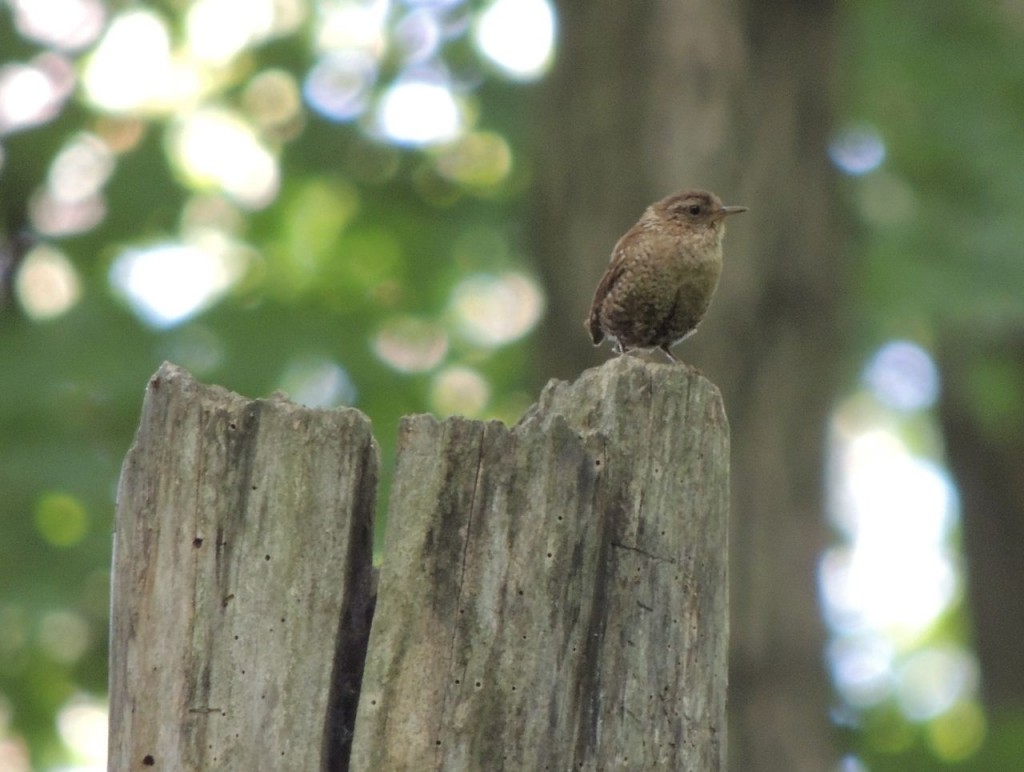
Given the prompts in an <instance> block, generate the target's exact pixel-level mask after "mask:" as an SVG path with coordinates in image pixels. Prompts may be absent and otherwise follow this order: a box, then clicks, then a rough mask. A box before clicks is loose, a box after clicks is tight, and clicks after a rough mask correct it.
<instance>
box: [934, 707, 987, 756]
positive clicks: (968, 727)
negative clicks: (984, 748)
mask: <svg viewBox="0 0 1024 772" xmlns="http://www.w3.org/2000/svg"><path fill="white" fill-rule="evenodd" d="M927 733H928V744H929V745H930V746H931V749H932V752H933V753H934V754H935V755H936V756H937V757H938V758H940V759H942V760H943V761H945V762H946V763H948V764H955V763H956V762H958V761H963V760H964V759H968V758H970V757H971V756H973V755H974V754H975V753H976V752H977V750H978V749H979V748H980V747H981V745H982V743H983V742H984V741H985V735H986V733H987V727H986V721H985V713H984V712H983V711H982V709H981V707H980V706H979V705H978V703H976V702H975V701H974V700H961V701H959V702H957V703H956V704H955V705H953V706H952V707H951V708H950V709H949V710H947V711H946V712H944V713H943V714H942V715H940V716H936V717H935V718H934V719H933V720H932V721H930V722H928V727H927Z"/></svg>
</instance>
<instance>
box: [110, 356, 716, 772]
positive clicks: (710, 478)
mask: <svg viewBox="0 0 1024 772" xmlns="http://www.w3.org/2000/svg"><path fill="white" fill-rule="evenodd" d="M174 383H180V385H179V386H175V387H173V388H168V387H169V386H173V384H174ZM161 392H162V393H161ZM247 411H248V412H247ZM250 414H253V415H258V416H259V420H258V421H256V419H255V418H252V419H251V420H249V421H244V420H242V419H243V418H244V416H246V415H250ZM268 415H270V416H273V419H272V420H268V418H267V416H268ZM240 431H241V432H242V435H243V436H245V437H249V439H248V440H247V441H244V442H239V441H238V440H232V437H233V436H234V433H238V432H240ZM400 432H401V436H400V438H399V453H398V462H397V468H396V471H395V478H394V484H393V487H392V494H391V502H390V513H389V519H388V525H387V527H388V534H387V540H386V545H385V553H384V559H383V565H382V569H381V577H380V586H379V593H378V596H377V606H376V612H375V614H374V616H373V624H372V632H371V633H370V636H369V648H368V649H366V646H367V642H366V637H365V636H366V628H365V622H366V616H367V609H368V608H369V599H368V597H367V596H368V587H369V579H368V575H369V540H368V533H369V530H368V529H369V523H368V520H369V515H368V508H369V506H370V504H369V503H368V502H369V500H370V498H371V497H372V493H371V491H372V488H373V485H374V482H375V462H374V460H373V457H374V450H373V442H372V438H371V437H370V434H369V430H368V428H367V425H366V423H365V421H364V419H361V418H360V417H359V414H358V413H356V412H355V411H351V410H343V411H309V410H304V409H302V408H299V407H297V406H294V405H291V404H290V403H287V402H284V401H281V400H272V401H270V402H259V401H257V402H249V401H246V400H243V399H242V398H240V397H237V396H235V395H231V394H229V393H227V392H225V391H223V390H220V389H208V388H206V387H200V386H197V385H196V384H194V382H192V381H191V380H190V379H188V378H187V376H186V375H185V374H183V373H182V372H181V371H179V370H177V369H176V368H172V367H169V366H165V367H164V368H162V369H161V371H160V372H159V373H158V374H157V375H156V376H155V377H154V380H153V381H151V385H150V389H149V391H148V394H147V400H146V407H145V408H144V411H143V422H142V426H141V427H140V430H139V437H138V439H137V441H136V445H135V447H134V448H133V450H132V451H131V453H130V454H129V456H128V459H127V460H126V462H125V469H124V472H123V476H122V483H121V495H120V497H119V502H118V516H117V555H116V558H115V576H114V590H115V594H114V601H113V615H114V621H113V624H112V634H113V640H112V654H111V662H112V665H111V668H112V674H111V691H112V698H111V762H110V763H111V769H135V768H140V767H141V765H143V764H147V763H148V764H152V765H153V766H157V767H160V768H164V769H231V770H235V769H237V770H243V769H244V770H249V769H311V770H313V769H347V768H351V769H354V770H480V769H487V770H492V769H494V770H499V769H508V770H533V769H552V770H564V769H588V770H610V769H616V770H620V769H622V770H627V769H638V770H639V769H652V768H662V769H671V770H700V771H701V772H704V771H705V770H724V769H725V764H724V756H725V691H726V651H727V624H728V610H727V595H728V588H727V581H726V534H727V523H726V519H727V509H728V502H727V491H728V429H727V425H726V420H725V414H724V411H723V408H722V404H721V400H720V398H719V396H718V392H717V390H715V388H714V387H713V386H712V385H711V384H710V383H708V382H707V381H706V380H704V379H703V378H701V377H700V376H699V375H698V374H696V373H695V372H694V371H692V370H690V369H689V368H686V367H682V366H677V365H661V364H648V363H644V362H642V361H640V360H638V359H635V358H633V357H620V358H619V359H616V360H613V361H611V362H609V363H607V364H605V365H604V366H603V367H601V368H599V369H595V370H590V371H588V372H586V373H584V375H583V376H581V378H580V379H579V380H578V381H577V382H576V383H574V384H572V385H569V384H565V383H559V382H552V384H549V386H548V387H547V388H546V389H545V390H544V393H543V394H542V396H541V399H540V401H539V403H538V404H537V405H535V406H534V407H533V408H532V409H531V410H530V411H529V412H528V413H527V415H526V416H525V417H524V418H523V420H522V421H520V422H519V424H517V425H516V426H514V427H511V428H508V427H505V426H504V425H502V424H500V423H498V422H490V423H484V422H479V421H469V420H466V419H460V418H453V419H448V420H446V421H443V422H438V421H436V420H435V419H433V418H431V417H429V416H415V417H412V418H407V419H405V421H404V422H403V424H402V427H401V430H400ZM250 446H251V447H250ZM323 446H326V448H327V450H326V451H325V450H324V447H323ZM241 448H249V449H248V450H245V451H244V452H239V451H240V449H241ZM281 455H284V456H286V457H285V458H281V457H280V456H281ZM253 486H256V487H255V490H257V491H261V493H260V494H259V499H258V501H257V502H254V500H253V498H252V497H251V496H250V492H251V491H252V490H253ZM313 489H315V490H313ZM200 520H201V522H202V523H203V524H204V525H205V527H206V528H208V529H209V530H208V531H203V533H204V534H206V533H209V535H208V536H206V535H202V534H199V530H200V529H198V528H197V527H196V525H195V524H196V523H197V522H199V521H200ZM222 526H223V527H222ZM225 528H228V529H229V530H230V529H233V530H230V533H231V534H232V536H231V539H232V540H233V541H228V537H226V536H225V535H224V534H225V533H226V532H227V531H225V530H224V529H225ZM207 538H210V539H212V540H213V541H214V544H219V543H220V542H221V541H227V542H228V544H229V545H231V547H230V551H229V550H228V548H227V547H225V548H224V549H223V551H222V550H221V548H219V547H218V548H217V550H218V551H217V552H216V553H211V554H210V555H209V557H207V556H206V555H204V553H203V552H202V549H203V547H205V546H207V544H206V539H207ZM197 539H202V540H203V541H202V543H201V544H200V545H197V544H196V543H195V542H196V540H197ZM209 546H210V547H211V548H212V547H213V545H209ZM221 554H224V556H225V560H226V561H227V562H222V560H221V558H220V557H219V556H220V555H221ZM267 555H269V556H270V560H267V559H266V556H267ZM204 561H205V562H204ZM278 564H280V568H279V569H278V572H277V573H272V572H270V571H268V570H267V569H269V568H271V567H272V566H274V567H276V566H278ZM260 570H263V573H262V574H261V573H259V572H260ZM240 589H241V590H244V592H243V593H241V594H240V593H239V590H240ZM242 595H244V597H245V598H246V603H247V604H248V605H245V606H243V605H242V604H241V603H236V601H237V600H238V599H239V598H240V597H241V596H242ZM229 596H230V600H226V601H225V598H226V597H229ZM232 604H235V605H234V606H232ZM288 604H293V605H290V606H289V605H288ZM279 608H288V609H289V610H288V612H287V613H286V612H285V611H281V612H280V615H279V611H278V609H279ZM232 613H233V614H234V616H232V617H230V621H229V615H230V614H232ZM314 617H315V619H314ZM282 620H283V621H282ZM293 626H295V627H296V628H297V629H296V630H293V629H292V627H293ZM314 628H315V629H314ZM261 638H265V641H264V642H263V645H257V644H258V643H259V641H260V639H261ZM240 641H246V643H244V644H243V643H240ZM364 652H365V667H362V666H363V656H364ZM360 680H361V683H360ZM356 690H358V691H359V694H358V695H356V694H355V692H356ZM268 695H272V697H270V698H268ZM356 698H358V710H357V712H356V714H355V722H354V729H353V723H352V718H353V715H352V707H353V706H354V705H355V702H354V700H355V699H356ZM215 702H216V703H217V704H214V703H215ZM353 732H354V736H353V734H352V733H353ZM147 759H148V761H147Z"/></svg>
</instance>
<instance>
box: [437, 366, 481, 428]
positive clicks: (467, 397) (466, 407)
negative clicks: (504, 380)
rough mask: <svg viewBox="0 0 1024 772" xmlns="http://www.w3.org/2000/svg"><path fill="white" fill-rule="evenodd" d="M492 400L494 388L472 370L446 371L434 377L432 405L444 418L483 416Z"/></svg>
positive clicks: (456, 367)
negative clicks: (481, 414) (484, 410)
mask: <svg viewBox="0 0 1024 772" xmlns="http://www.w3.org/2000/svg"><path fill="white" fill-rule="evenodd" d="M490 398H491V387H490V385H489V384H488V383H487V381H486V379H484V377H483V376H482V375H480V373H478V372H477V371H476V370H473V369H471V368H469V367H461V366H453V367H446V368H444V369H443V370H441V371H440V372H439V373H438V374H437V375H435V376H434V380H433V383H432V384H431V387H430V401H431V403H432V404H433V406H434V409H435V410H436V411H437V412H438V414H440V415H442V416H449V415H461V416H467V417H470V418H472V417H474V416H478V415H480V413H482V412H483V409H484V408H485V407H487V403H488V401H489V400H490Z"/></svg>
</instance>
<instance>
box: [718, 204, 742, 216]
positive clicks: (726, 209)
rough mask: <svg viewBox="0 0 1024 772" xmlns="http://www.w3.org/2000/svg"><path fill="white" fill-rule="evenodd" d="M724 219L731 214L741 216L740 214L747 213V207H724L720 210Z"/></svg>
mask: <svg viewBox="0 0 1024 772" xmlns="http://www.w3.org/2000/svg"><path fill="white" fill-rule="evenodd" d="M718 211H719V213H721V215H722V217H728V216H729V215H731V214H739V213H740V212H746V211H747V208H746V207H745V206H723V207H722V208H721V209H719V210H718Z"/></svg>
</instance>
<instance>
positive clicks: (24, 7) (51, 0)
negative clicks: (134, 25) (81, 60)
mask: <svg viewBox="0 0 1024 772" xmlns="http://www.w3.org/2000/svg"><path fill="white" fill-rule="evenodd" d="M9 4H10V5H11V6H12V8H13V9H14V23H15V26H17V28H18V32H20V33H21V34H22V35H24V36H25V37H27V38H29V39H31V40H34V41H36V42H37V43H42V44H43V45H45V46H50V47H52V48H58V49H61V50H64V51H77V50H79V49H81V48H84V47H86V46H87V45H89V44H90V43H92V42H93V41H94V40H96V38H97V37H99V34H100V32H102V31H103V23H104V21H105V20H106V9H105V8H104V6H103V3H102V2H101V1H100V0H9Z"/></svg>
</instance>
